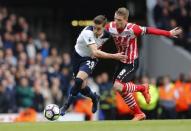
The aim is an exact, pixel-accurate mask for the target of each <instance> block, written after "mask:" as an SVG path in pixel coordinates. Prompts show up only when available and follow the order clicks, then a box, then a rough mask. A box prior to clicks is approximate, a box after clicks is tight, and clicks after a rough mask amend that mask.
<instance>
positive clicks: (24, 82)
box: [16, 77, 34, 108]
mask: <svg viewBox="0 0 191 131" xmlns="http://www.w3.org/2000/svg"><path fill="white" fill-rule="evenodd" d="M19 83H20V84H19V85H18V86H16V97H17V103H18V104H17V105H18V107H19V108H27V107H32V105H33V99H34V92H33V89H32V87H30V86H29V81H28V79H27V77H21V78H20V81H19Z"/></svg>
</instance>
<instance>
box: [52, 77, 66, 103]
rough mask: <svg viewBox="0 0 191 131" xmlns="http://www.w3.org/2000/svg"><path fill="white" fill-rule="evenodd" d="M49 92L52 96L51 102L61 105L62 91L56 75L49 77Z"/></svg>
mask: <svg viewBox="0 0 191 131" xmlns="http://www.w3.org/2000/svg"><path fill="white" fill-rule="evenodd" d="M51 83H52V85H51V93H52V96H53V103H55V104H57V105H58V106H62V105H63V96H62V91H61V90H60V80H59V79H58V78H56V77H53V78H52V79H51Z"/></svg>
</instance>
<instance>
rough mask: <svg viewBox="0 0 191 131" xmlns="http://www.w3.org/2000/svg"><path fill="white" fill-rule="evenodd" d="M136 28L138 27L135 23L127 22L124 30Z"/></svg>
mask: <svg viewBox="0 0 191 131" xmlns="http://www.w3.org/2000/svg"><path fill="white" fill-rule="evenodd" d="M137 26H138V25H137V24H135V23H131V22H128V23H127V26H126V28H127V29H133V28H135V27H137Z"/></svg>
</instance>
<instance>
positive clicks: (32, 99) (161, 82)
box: [0, 0, 191, 121]
mask: <svg viewBox="0 0 191 131" xmlns="http://www.w3.org/2000/svg"><path fill="white" fill-rule="evenodd" d="M159 1H160V2H161V3H162V5H160V6H159V5H155V4H156V2H157V1H155V0H147V1H145V0H142V1H139V0H104V1H103V0H96V1H91V2H90V1H88V0H82V1H74V0H73V1H72V0H70V1H67V2H65V4H60V2H59V1H56V0H55V1H46V0H33V1H25V0H17V1H13V0H1V1H0V5H1V6H0V18H1V19H0V24H1V26H0V32H1V34H0V37H1V40H0V46H1V50H0V62H1V66H0V106H1V107H2V108H0V113H2V115H1V117H0V118H1V119H0V120H1V121H36V120H41V119H42V118H41V116H38V115H37V117H40V118H39V119H38V118H36V113H39V114H40V113H41V112H42V111H43V109H44V106H45V105H46V104H48V103H55V104H58V105H59V106H61V105H62V104H63V103H64V100H65V98H66V97H67V95H68V91H69V89H70V88H71V86H72V85H73V80H72V74H71V65H70V64H71V63H70V62H71V60H70V56H71V54H72V51H73V46H74V44H75V41H76V38H77V36H78V34H79V33H80V31H81V30H82V29H83V28H84V26H85V25H88V24H89V22H90V23H91V20H92V19H93V18H94V17H95V16H96V15H99V14H104V15H105V16H106V17H107V18H108V20H109V21H111V20H113V14H114V12H115V10H116V9H117V8H118V7H121V6H124V7H127V8H128V9H129V10H130V18H129V21H131V22H135V23H138V24H140V25H147V26H149V25H150V26H157V27H160V28H163V29H167V30H170V29H171V28H173V27H175V26H176V25H177V26H180V27H182V28H183V30H184V35H183V36H181V37H180V39H169V38H167V39H165V38H163V37H162V38H161V37H159V38H156V37H151V36H147V37H145V36H144V37H141V38H140V39H139V41H138V43H139V44H138V45H139V49H140V55H141V56H140V62H141V65H140V69H139V70H138V72H137V76H136V77H135V80H134V82H136V83H144V82H148V81H150V84H151V86H152V95H153V98H155V99H153V103H152V105H150V106H146V105H145V102H144V101H143V100H142V97H141V96H140V95H139V94H138V95H137V101H138V103H139V104H140V105H141V108H142V109H143V110H144V111H145V112H146V114H147V115H148V118H149V119H175V118H179V119H187V118H191V74H190V73H189V72H191V60H190V58H191V57H190V49H191V45H190V39H191V35H190V33H191V32H190V31H191V26H190V20H191V9H190V7H191V1H190V0H159ZM184 3H186V4H184ZM76 22H77V24H76ZM169 43H170V44H169ZM158 45H159V46H158ZM160 45H161V46H160ZM165 49H168V50H165ZM104 50H105V51H108V52H115V47H114V44H113V42H112V40H110V41H109V42H107V43H106V45H105V46H104ZM168 53H171V55H170V54H168ZM169 55H170V56H169ZM165 58H166V60H165ZM169 62H170V63H171V64H169ZM115 64H116V62H115V61H113V60H101V61H100V63H99V64H98V66H97V68H96V70H95V71H94V74H93V79H90V80H89V84H90V86H91V87H92V88H93V90H94V91H97V92H99V93H100V95H101V103H100V111H99V112H98V113H97V114H95V115H93V114H91V110H90V109H89V108H87V107H89V106H91V102H90V101H89V100H85V99H83V98H81V97H80V98H79V99H78V101H76V102H75V104H74V106H73V107H72V108H71V109H70V111H71V114H70V113H69V115H68V116H67V119H70V118H71V117H72V118H74V119H73V120H78V119H79V120H93V119H95V120H98V119H99V120H114V119H120V120H121V119H130V118H131V111H130V110H129V109H128V107H127V106H126V105H124V103H123V101H122V100H121V98H120V96H119V95H118V94H117V95H116V94H115V92H113V91H112V90H111V87H112V75H113V73H114V68H115ZM168 86H170V87H171V88H173V90H170V92H173V96H172V98H170V102H169V100H164V99H163V98H162V97H163V94H161V93H160V92H159V88H163V87H168ZM167 90H168V89H167ZM167 92H168V91H167ZM135 95H136V94H135ZM167 102H169V103H170V104H169V103H167ZM81 105H84V106H81ZM85 105H88V106H87V107H86V106H85ZM31 107H32V108H31ZM19 112H20V113H21V114H19V115H18V114H17V113H19ZM26 112H28V113H29V114H30V115H29V116H27V115H26V114H25V113H26ZM15 113H16V114H15ZM9 114H11V116H8V115H9ZM73 115H74V116H73ZM7 116H8V117H7ZM75 117H76V119H75ZM15 118H16V119H15ZM67 119H66V118H65V119H64V120H67Z"/></svg>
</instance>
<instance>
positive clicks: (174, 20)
mask: <svg viewBox="0 0 191 131" xmlns="http://www.w3.org/2000/svg"><path fill="white" fill-rule="evenodd" d="M153 16H154V20H155V24H156V26H157V27H159V28H162V29H166V30H171V29H172V28H175V27H177V26H178V27H180V28H182V29H183V34H182V35H181V36H179V37H180V39H174V41H175V44H176V45H179V46H182V47H183V48H185V49H187V50H188V51H189V52H191V24H190V23H191V0H157V4H156V6H155V7H154V10H153Z"/></svg>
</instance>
